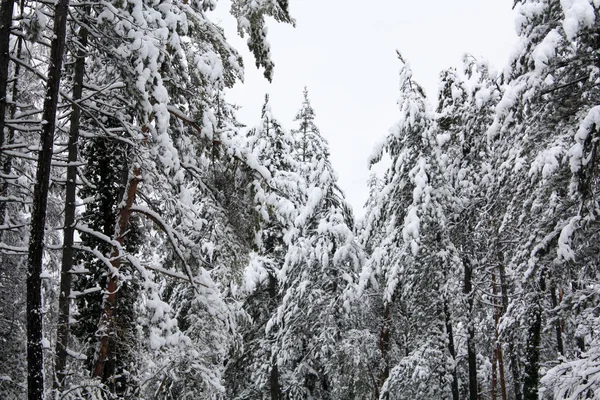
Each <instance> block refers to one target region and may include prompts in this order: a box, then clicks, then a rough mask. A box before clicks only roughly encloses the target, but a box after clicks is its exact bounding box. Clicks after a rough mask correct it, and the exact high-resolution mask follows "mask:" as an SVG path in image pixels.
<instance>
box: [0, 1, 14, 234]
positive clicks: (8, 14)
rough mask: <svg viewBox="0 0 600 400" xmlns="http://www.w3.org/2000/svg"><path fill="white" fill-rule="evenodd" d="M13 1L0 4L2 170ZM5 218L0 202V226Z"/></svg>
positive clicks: (3, 190) (2, 191)
mask: <svg viewBox="0 0 600 400" xmlns="http://www.w3.org/2000/svg"><path fill="white" fill-rule="evenodd" d="M14 4H15V2H14V0H2V2H0V163H1V164H0V165H2V170H3V171H4V170H5V169H6V168H4V166H5V165H6V164H7V163H8V162H9V161H8V160H7V159H4V157H3V154H2V150H1V149H2V146H4V145H5V144H6V138H5V137H4V127H5V120H6V108H7V87H8V61H9V59H10V28H11V26H12V15H13V9H14ZM7 190H8V182H7V181H6V179H5V178H2V180H0V197H6V195H7ZM5 218H6V202H4V201H0V225H4V221H5Z"/></svg>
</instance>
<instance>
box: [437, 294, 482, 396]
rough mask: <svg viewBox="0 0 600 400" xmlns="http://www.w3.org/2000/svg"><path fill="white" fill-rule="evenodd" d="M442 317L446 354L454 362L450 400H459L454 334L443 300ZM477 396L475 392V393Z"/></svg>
mask: <svg viewBox="0 0 600 400" xmlns="http://www.w3.org/2000/svg"><path fill="white" fill-rule="evenodd" d="M444 316H445V319H446V332H447V333H448V352H449V353H450V357H452V361H453V362H454V367H453V368H452V383H451V388H452V399H453V400H459V397H460V394H459V392H458V375H457V371H456V349H455V348H454V332H453V331H452V320H451V318H450V309H449V308H448V300H446V299H444ZM475 394H477V390H476V391H475Z"/></svg>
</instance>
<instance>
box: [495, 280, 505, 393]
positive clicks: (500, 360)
mask: <svg viewBox="0 0 600 400" xmlns="http://www.w3.org/2000/svg"><path fill="white" fill-rule="evenodd" d="M492 293H493V294H494V297H493V300H494V338H495V339H496V341H495V343H494V346H495V347H494V350H493V351H494V360H495V361H496V362H495V363H494V367H496V364H497V366H498V373H499V375H500V394H501V396H502V400H507V398H508V395H507V392H506V377H505V376H504V355H503V353H502V343H500V338H499V336H498V325H499V324H500V312H501V311H502V306H499V305H497V301H498V300H497V296H498V288H497V287H496V274H495V273H494V272H492ZM495 378H496V374H494V379H495ZM493 394H494V396H495V394H496V385H495V384H494V385H493Z"/></svg>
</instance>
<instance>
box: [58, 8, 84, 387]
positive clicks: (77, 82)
mask: <svg viewBox="0 0 600 400" xmlns="http://www.w3.org/2000/svg"><path fill="white" fill-rule="evenodd" d="M88 10H89V7H86V8H85V9H84V13H87V12H89V11H88ZM87 35H88V32H87V29H86V28H85V26H84V25H82V26H81V28H80V30H79V41H78V49H77V56H76V57H77V58H76V60H75V71H74V74H73V75H74V76H73V81H74V84H73V111H72V113H71V120H70V123H71V126H70V129H69V144H68V150H69V155H68V161H69V164H70V165H69V167H68V168H67V190H66V198H65V228H64V240H63V246H64V247H63V253H62V264H61V270H60V294H59V297H58V327H57V334H56V352H55V354H56V356H55V363H54V371H55V374H56V378H55V380H54V384H53V387H54V389H55V390H58V389H60V388H62V386H63V383H64V378H65V374H66V371H65V368H66V366H67V355H68V354H67V348H68V345H69V333H70V326H69V315H70V310H71V300H70V296H71V280H72V275H71V269H72V268H73V238H74V232H75V209H76V207H75V200H76V187H77V166H76V165H74V163H76V162H77V158H78V142H79V119H80V116H81V108H80V105H79V103H78V101H79V100H80V99H81V95H82V93H83V76H84V74H85V55H86V46H87Z"/></svg>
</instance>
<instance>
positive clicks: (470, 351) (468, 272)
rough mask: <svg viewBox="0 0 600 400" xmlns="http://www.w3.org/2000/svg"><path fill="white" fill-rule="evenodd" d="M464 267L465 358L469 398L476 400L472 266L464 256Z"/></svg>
mask: <svg viewBox="0 0 600 400" xmlns="http://www.w3.org/2000/svg"><path fill="white" fill-rule="evenodd" d="M463 265H464V268H465V276H464V287H463V293H464V294H465V296H467V302H468V307H469V309H468V313H469V324H468V326H467V332H468V334H469V336H468V337H467V360H468V363H469V400H477V392H478V389H477V355H476V353H475V326H474V324H473V323H474V321H473V284H472V282H471V281H472V277H473V266H472V265H471V260H469V258H468V257H465V259H464V260H463Z"/></svg>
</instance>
